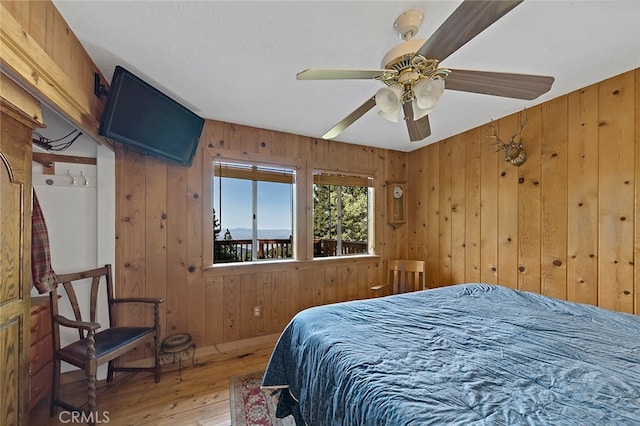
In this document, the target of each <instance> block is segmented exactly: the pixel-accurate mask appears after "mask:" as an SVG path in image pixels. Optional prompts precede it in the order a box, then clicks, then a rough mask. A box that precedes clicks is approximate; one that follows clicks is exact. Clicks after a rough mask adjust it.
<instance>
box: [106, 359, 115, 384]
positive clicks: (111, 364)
mask: <svg viewBox="0 0 640 426" xmlns="http://www.w3.org/2000/svg"><path fill="white" fill-rule="evenodd" d="M114 362H115V360H112V361H109V365H108V367H107V382H109V383H111V382H113V367H114Z"/></svg>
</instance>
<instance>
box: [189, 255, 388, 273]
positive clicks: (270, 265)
mask: <svg viewBox="0 0 640 426" xmlns="http://www.w3.org/2000/svg"><path fill="white" fill-rule="evenodd" d="M378 261H380V256H379V255H372V254H354V255H351V256H331V257H317V258H314V259H308V260H298V259H286V260H273V261H257V262H234V263H224V264H218V265H209V266H204V267H202V271H203V273H204V275H205V276H210V275H237V274H250V273H254V272H270V271H281V270H291V269H307V268H314V267H318V266H319V264H322V266H326V265H333V264H335V265H341V264H348V263H360V262H363V263H368V262H378Z"/></svg>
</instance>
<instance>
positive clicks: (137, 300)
mask: <svg viewBox="0 0 640 426" xmlns="http://www.w3.org/2000/svg"><path fill="white" fill-rule="evenodd" d="M112 302H113V303H153V304H156V305H159V304H160V303H164V298H163V297H123V298H119V299H112Z"/></svg>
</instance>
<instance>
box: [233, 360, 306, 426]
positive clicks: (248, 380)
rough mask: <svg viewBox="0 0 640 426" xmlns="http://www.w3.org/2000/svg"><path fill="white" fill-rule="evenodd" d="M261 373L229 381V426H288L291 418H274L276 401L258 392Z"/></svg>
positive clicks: (291, 422)
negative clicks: (230, 425)
mask: <svg viewBox="0 0 640 426" xmlns="http://www.w3.org/2000/svg"><path fill="white" fill-rule="evenodd" d="M262 374H263V372H262V371H261V372H258V373H253V374H248V375H246V376H233V377H231V378H230V379H229V382H230V386H231V387H230V390H229V401H230V402H231V424H232V425H234V426H289V425H295V422H294V421H293V417H291V416H289V417H288V418H286V419H278V418H276V402H277V401H276V400H275V398H274V397H272V396H271V395H269V394H268V393H265V392H262V391H261V390H260V384H261V383H262Z"/></svg>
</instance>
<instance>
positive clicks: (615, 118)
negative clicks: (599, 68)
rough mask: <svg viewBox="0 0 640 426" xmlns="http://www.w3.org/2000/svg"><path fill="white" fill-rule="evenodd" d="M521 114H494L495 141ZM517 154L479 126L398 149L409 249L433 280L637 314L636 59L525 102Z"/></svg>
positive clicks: (639, 119) (639, 84)
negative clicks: (519, 160) (402, 153)
mask: <svg viewBox="0 0 640 426" xmlns="http://www.w3.org/2000/svg"><path fill="white" fill-rule="evenodd" d="M521 114H522V113H517V114H514V115H511V116H508V117H505V118H503V119H500V120H498V121H497V122H496V129H497V130H498V132H499V134H500V137H501V139H502V140H504V141H507V140H508V139H509V138H510V137H511V135H512V134H513V133H514V132H515V130H516V129H517V128H518V125H519V123H520V120H521ZM527 114H528V123H527V124H526V126H525V128H524V130H523V138H524V145H525V148H526V151H527V154H528V159H527V162H526V163H525V164H524V165H522V166H521V167H519V168H518V167H514V166H512V165H510V164H509V163H507V162H505V161H503V156H501V154H502V152H496V147H495V145H492V144H491V142H492V140H491V139H489V138H487V137H486V136H485V135H486V134H489V133H490V131H489V129H488V127H487V126H483V127H479V128H476V129H472V130H470V131H468V132H465V133H463V134H460V135H457V136H454V137H452V138H449V139H446V140H444V141H441V142H439V143H436V144H432V145H429V146H427V147H425V148H422V149H420V150H418V151H415V152H412V153H411V154H410V155H409V158H408V173H409V176H411V177H413V176H415V179H410V180H409V190H410V191H409V192H410V197H409V203H410V205H409V208H410V210H411V213H410V218H411V219H410V223H409V226H410V232H409V234H408V235H409V241H408V249H407V252H408V256H409V257H411V258H416V259H425V260H426V261H427V269H428V273H427V281H428V284H429V285H430V286H431V287H439V286H445V285H450V284H456V283H463V282H487V283H499V284H502V285H505V286H508V287H512V288H518V289H524V290H528V291H533V292H536V293H541V294H545V295H549V296H553V297H558V298H561V299H565V300H571V301H576V302H582V303H589V304H593V305H598V306H602V307H604V308H608V309H614V310H617V311H622V312H630V313H636V314H639V313H640V259H639V258H638V255H639V254H640V235H639V234H640V144H639V142H638V141H640V70H635V71H630V72H627V73H624V74H622V75H619V76H616V77H613V78H610V79H608V80H605V81H603V82H600V83H598V84H594V85H592V86H589V87H586V88H584V89H582V90H578V91H575V92H573V93H570V94H568V95H566V96H562V97H559V98H556V99H553V100H551V101H549V102H546V103H543V104H541V105H538V106H535V107H532V108H529V109H528V112H527Z"/></svg>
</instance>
